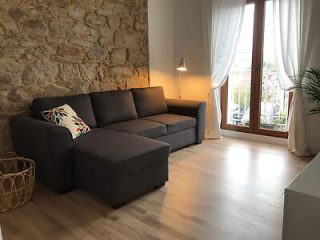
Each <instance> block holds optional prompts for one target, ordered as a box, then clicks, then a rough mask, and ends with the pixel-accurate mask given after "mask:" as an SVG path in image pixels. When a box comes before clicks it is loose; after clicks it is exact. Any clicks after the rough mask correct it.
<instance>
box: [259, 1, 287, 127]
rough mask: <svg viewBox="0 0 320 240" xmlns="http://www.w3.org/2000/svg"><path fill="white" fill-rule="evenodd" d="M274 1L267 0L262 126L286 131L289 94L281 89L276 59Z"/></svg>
mask: <svg viewBox="0 0 320 240" xmlns="http://www.w3.org/2000/svg"><path fill="white" fill-rule="evenodd" d="M273 36H274V32H273V7H272V1H267V2H266V10H265V29H264V47H263V75H262V84H261V107H260V128H263V129H270V130H275V131H285V130H286V126H287V117H288V103H289V94H288V92H286V91H283V90H281V88H280V86H279V83H278V73H277V69H276V60H275V53H274V49H275V45H274V38H273Z"/></svg>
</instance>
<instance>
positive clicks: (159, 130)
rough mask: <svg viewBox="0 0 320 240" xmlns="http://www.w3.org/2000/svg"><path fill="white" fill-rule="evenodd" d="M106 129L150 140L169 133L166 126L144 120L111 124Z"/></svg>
mask: <svg viewBox="0 0 320 240" xmlns="http://www.w3.org/2000/svg"><path fill="white" fill-rule="evenodd" d="M104 129H109V130H114V131H119V132H125V133H130V134H135V135H139V136H143V137H148V138H157V137H160V136H163V135H165V134H166V133H167V128H166V126H165V125H163V124H160V123H156V122H151V121H147V120H142V119H136V120H130V121H125V122H120V123H114V124H110V125H107V126H105V127H104Z"/></svg>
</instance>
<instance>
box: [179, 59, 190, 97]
mask: <svg viewBox="0 0 320 240" xmlns="http://www.w3.org/2000/svg"><path fill="white" fill-rule="evenodd" d="M177 70H178V85H179V86H178V91H179V92H178V94H179V99H181V85H180V78H181V72H186V71H188V68H187V64H186V60H185V58H184V57H182V58H181V60H180V62H179V64H178V67H177Z"/></svg>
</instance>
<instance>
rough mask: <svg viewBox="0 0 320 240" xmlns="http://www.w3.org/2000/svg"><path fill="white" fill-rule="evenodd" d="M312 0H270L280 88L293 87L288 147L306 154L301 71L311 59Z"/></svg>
mask: <svg viewBox="0 0 320 240" xmlns="http://www.w3.org/2000/svg"><path fill="white" fill-rule="evenodd" d="M312 2H313V1H312V0H273V11H274V28H275V43H276V49H275V52H276V59H277V66H278V72H279V81H280V86H281V88H282V89H284V90H287V91H291V90H292V91H293V99H292V102H291V107H290V113H289V124H288V132H289V139H288V149H289V150H290V151H291V152H294V153H296V154H297V155H299V156H304V155H308V154H309V153H308V150H307V141H306V131H305V111H304V102H303V95H302V90H301V88H299V87H300V86H301V83H302V81H303V77H300V76H299V75H301V72H302V71H304V70H306V68H307V67H308V64H309V61H310V51H311V46H312V44H311V41H312V39H313V36H312V31H310V30H311V23H312V21H311V18H312V12H313V11H312V5H313V4H312Z"/></svg>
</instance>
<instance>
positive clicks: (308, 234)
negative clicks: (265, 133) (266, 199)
mask: <svg viewBox="0 0 320 240" xmlns="http://www.w3.org/2000/svg"><path fill="white" fill-rule="evenodd" d="M319 182H320V154H318V156H317V157H315V158H314V159H313V160H312V161H311V163H310V164H308V166H307V167H306V168H305V169H304V170H303V171H302V172H301V173H300V174H299V175H298V176H297V177H296V178H295V179H294V180H293V181H292V182H291V183H290V184H289V186H288V187H287V188H286V189H285V202H284V215H283V240H319V239H320V184H319Z"/></svg>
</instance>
